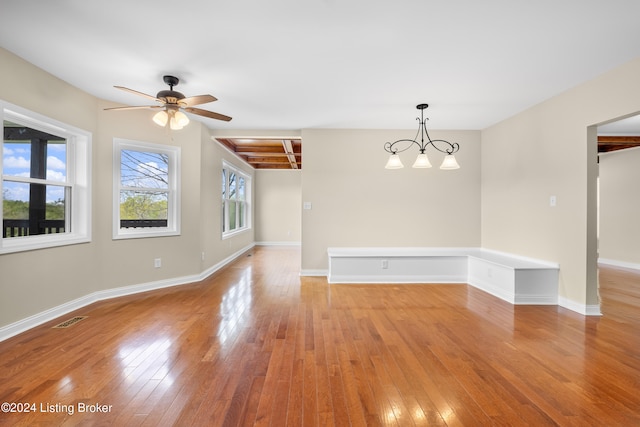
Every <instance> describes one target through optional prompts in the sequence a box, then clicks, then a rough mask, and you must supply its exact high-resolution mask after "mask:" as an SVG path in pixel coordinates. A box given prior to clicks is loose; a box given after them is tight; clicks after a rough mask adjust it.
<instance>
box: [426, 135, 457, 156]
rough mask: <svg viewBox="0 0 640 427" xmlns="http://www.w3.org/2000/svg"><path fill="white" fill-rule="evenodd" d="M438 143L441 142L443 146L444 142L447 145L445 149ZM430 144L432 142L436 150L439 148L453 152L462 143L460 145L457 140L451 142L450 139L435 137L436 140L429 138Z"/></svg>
mask: <svg viewBox="0 0 640 427" xmlns="http://www.w3.org/2000/svg"><path fill="white" fill-rule="evenodd" d="M436 143H438V144H440V145H441V146H442V145H443V144H446V145H445V146H444V149H442V148H440V147H438V146H437V145H436ZM429 144H431V146H432V147H433V148H435V149H436V150H438V151H439V152H441V153H445V154H453V153H456V152H457V151H458V150H459V149H460V145H458V143H457V142H454V143H451V142H449V141H445V140H444V139H434V140H431V139H429Z"/></svg>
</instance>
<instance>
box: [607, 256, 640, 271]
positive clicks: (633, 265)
mask: <svg viewBox="0 0 640 427" xmlns="http://www.w3.org/2000/svg"><path fill="white" fill-rule="evenodd" d="M598 264H606V265H611V266H613V267H622V268H630V269H632V270H640V264H636V263H633V262H627V261H618V260H615V259H608V258H598Z"/></svg>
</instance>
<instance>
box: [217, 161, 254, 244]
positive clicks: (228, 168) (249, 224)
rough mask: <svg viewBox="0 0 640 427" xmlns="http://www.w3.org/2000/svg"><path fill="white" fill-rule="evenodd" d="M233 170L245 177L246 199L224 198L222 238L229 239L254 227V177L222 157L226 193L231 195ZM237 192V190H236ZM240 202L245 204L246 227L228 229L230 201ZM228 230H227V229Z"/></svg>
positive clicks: (237, 221) (237, 220) (237, 219)
mask: <svg viewBox="0 0 640 427" xmlns="http://www.w3.org/2000/svg"><path fill="white" fill-rule="evenodd" d="M231 172H233V173H234V174H235V175H237V176H239V177H241V178H243V179H244V199H243V200H238V199H234V200H232V199H227V198H224V197H223V198H222V209H223V210H224V215H223V219H222V220H223V223H222V227H221V228H222V240H225V239H228V238H230V237H233V236H235V235H236V234H240V233H244V232H245V231H249V230H252V229H253V212H252V210H253V204H252V200H253V199H252V194H253V177H252V176H251V174H249V173H247V172H245V171H244V170H242V169H240V168H239V167H238V166H236V165H234V164H233V163H231V162H228V161H227V160H225V159H222V173H223V175H224V176H225V182H224V186H225V189H224V193H225V194H224V195H225V196H228V195H229V177H230V173H231ZM236 194H237V190H236ZM221 195H222V194H221ZM238 201H239V202H240V203H243V204H244V207H245V209H244V222H245V224H244V227H242V228H235V229H233V230H226V229H227V228H228V227H229V202H238ZM236 215H238V210H237V209H236ZM239 222H240V221H239V218H238V217H236V225H238V223H239ZM225 230H226V231H225Z"/></svg>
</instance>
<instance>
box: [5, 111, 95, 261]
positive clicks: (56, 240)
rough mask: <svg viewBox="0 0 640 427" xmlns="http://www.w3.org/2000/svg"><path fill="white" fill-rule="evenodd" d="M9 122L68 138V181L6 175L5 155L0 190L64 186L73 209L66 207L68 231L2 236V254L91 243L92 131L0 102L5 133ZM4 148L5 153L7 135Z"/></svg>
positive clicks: (66, 226)
mask: <svg viewBox="0 0 640 427" xmlns="http://www.w3.org/2000/svg"><path fill="white" fill-rule="evenodd" d="M5 120H6V121H10V122H13V123H16V124H20V125H24V126H28V127H30V128H32V129H35V130H39V131H42V132H46V133H49V134H52V135H55V136H59V137H61V138H64V139H66V172H65V175H66V177H65V180H64V181H55V180H53V179H51V180H47V179H37V178H24V179H20V178H18V177H15V176H9V175H4V173H3V172H4V171H3V168H4V155H3V161H2V162H0V176H2V179H1V180H0V191H2V190H3V189H4V182H5V181H11V182H24V183H29V184H31V183H39V184H46V185H56V186H64V187H65V193H66V194H67V195H68V202H67V201H66V200H65V203H68V204H69V205H70V206H65V232H63V233H50V234H36V235H31V236H20V237H7V238H5V237H2V234H0V254H4V253H12V252H21V251H29V250H36V249H45V248H53V247H58V246H66V245H74V244H79V243H87V242H90V241H91V145H92V134H91V132H88V131H86V130H83V129H80V128H77V127H75V126H71V125H69V124H66V123H63V122H60V121H58V120H55V119H52V118H50V117H47V116H44V115H42V114H38V113H36V112H33V111H30V110H28V109H26V108H22V107H19V106H17V105H13V104H10V103H8V102H6V101H2V100H0V121H1V122H2V124H3V126H2V129H3V132H4V122H5ZM0 148H2V150H4V135H3V140H2V142H1V143H0ZM0 223H2V224H3V226H4V209H2V210H0Z"/></svg>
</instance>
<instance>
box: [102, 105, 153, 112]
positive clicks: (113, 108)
mask: <svg viewBox="0 0 640 427" xmlns="http://www.w3.org/2000/svg"><path fill="white" fill-rule="evenodd" d="M143 108H150V109H155V108H164V107H163V106H162V105H135V106H126V107H111V108H105V110H112V111H113V110H141V109H143Z"/></svg>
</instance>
